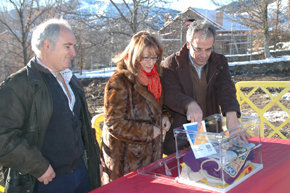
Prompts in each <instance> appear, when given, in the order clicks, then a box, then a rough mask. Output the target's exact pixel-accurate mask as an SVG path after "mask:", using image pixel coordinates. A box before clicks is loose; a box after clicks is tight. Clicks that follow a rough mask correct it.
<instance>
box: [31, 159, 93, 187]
mask: <svg viewBox="0 0 290 193" xmlns="http://www.w3.org/2000/svg"><path fill="white" fill-rule="evenodd" d="M89 191H90V182H89V175H88V171H87V168H86V167H85V164H84V163H83V164H82V166H81V167H80V168H79V169H77V170H76V171H75V172H74V173H71V174H63V175H56V177H55V178H54V179H53V180H52V181H51V182H50V183H49V184H47V185H44V183H43V182H39V181H37V182H36V184H35V188H34V193H87V192H89Z"/></svg>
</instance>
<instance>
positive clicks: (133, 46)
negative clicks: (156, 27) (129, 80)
mask: <svg viewBox="0 0 290 193" xmlns="http://www.w3.org/2000/svg"><path fill="white" fill-rule="evenodd" d="M145 48H149V52H150V54H152V55H156V56H157V57H158V60H157V61H156V63H155V64H156V67H157V71H158V72H159V73H160V63H161V60H162V55H163V48H162V46H161V44H160V43H159V41H158V40H157V38H155V37H154V36H153V35H152V34H151V33H149V32H146V31H140V32H138V33H136V34H135V35H134V36H133V37H132V38H131V40H130V43H129V44H128V45H127V47H126V48H125V50H124V51H123V52H122V53H120V54H118V55H117V56H116V57H114V58H113V62H115V63H120V62H122V63H125V65H126V67H127V69H128V70H129V71H130V72H132V73H133V74H135V75H137V74H138V72H139V68H140V67H139V65H138V64H139V62H140V61H141V60H142V53H143V51H144V49H145Z"/></svg>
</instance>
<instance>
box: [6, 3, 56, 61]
mask: <svg viewBox="0 0 290 193" xmlns="http://www.w3.org/2000/svg"><path fill="white" fill-rule="evenodd" d="M2 1H3V2H2V3H1V4H2V7H1V13H0V23H1V24H2V25H3V26H4V27H5V30H6V31H7V32H9V34H10V35H11V36H12V41H10V42H9V44H10V45H11V43H12V42H13V43H12V44H13V46H10V48H11V50H10V53H11V54H14V55H15V58H22V62H21V63H22V65H26V63H27V62H28V60H29V58H30V57H31V54H32V53H31V49H30V42H29V41H30V36H31V34H30V31H31V29H32V28H33V27H34V26H35V25H37V24H38V23H39V22H41V21H43V20H44V19H46V18H49V17H52V16H56V15H57V9H56V7H57V6H56V5H58V4H60V3H61V1H58V0H55V1H53V3H51V2H52V1H49V0H47V1H41V0H2Z"/></svg>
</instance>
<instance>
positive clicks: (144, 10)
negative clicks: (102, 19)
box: [110, 0, 166, 36]
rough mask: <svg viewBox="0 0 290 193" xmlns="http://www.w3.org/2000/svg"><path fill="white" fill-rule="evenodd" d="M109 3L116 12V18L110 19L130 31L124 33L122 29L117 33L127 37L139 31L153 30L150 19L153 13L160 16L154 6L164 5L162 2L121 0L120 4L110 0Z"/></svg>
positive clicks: (157, 0) (156, 0)
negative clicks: (123, 25)
mask: <svg viewBox="0 0 290 193" xmlns="http://www.w3.org/2000/svg"><path fill="white" fill-rule="evenodd" d="M110 2H111V3H112V5H113V6H114V7H115V9H116V10H117V12H118V16H115V17H112V18H113V19H114V20H115V21H118V22H119V21H122V23H124V24H126V26H128V27H129V29H130V31H129V32H128V31H126V32H124V31H123V29H122V30H120V31H118V33H124V34H126V35H129V36H131V35H132V34H134V33H136V32H137V31H139V30H140V29H144V28H146V27H148V28H153V26H152V17H153V16H154V15H155V14H154V12H155V13H156V14H158V13H159V14H160V12H159V11H160V9H158V7H157V6H156V5H159V6H162V5H164V4H165V3H166V1H164V0H123V1H122V3H121V4H117V3H116V0H110ZM150 13H151V14H150ZM152 13H153V14H152Z"/></svg>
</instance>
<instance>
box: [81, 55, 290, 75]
mask: <svg viewBox="0 0 290 193" xmlns="http://www.w3.org/2000/svg"><path fill="white" fill-rule="evenodd" d="M281 61H290V55H285V56H281V57H277V58H273V57H271V58H267V59H265V60H252V61H245V62H230V63H229V66H236V65H246V64H263V63H274V62H281ZM116 69H117V68H116V67H112V68H103V69H99V70H93V71H87V70H83V72H82V74H80V73H75V75H76V77H77V78H79V79H84V78H106V77H111V76H112V74H113V73H114V72H115V70H116Z"/></svg>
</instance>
